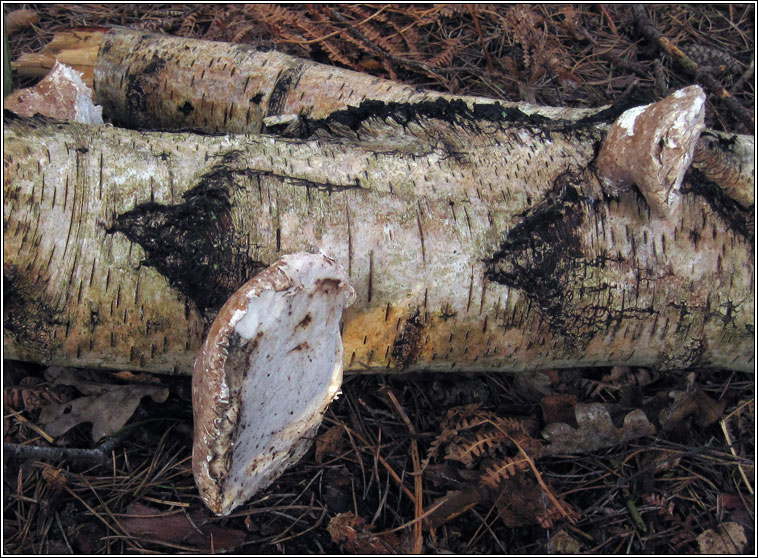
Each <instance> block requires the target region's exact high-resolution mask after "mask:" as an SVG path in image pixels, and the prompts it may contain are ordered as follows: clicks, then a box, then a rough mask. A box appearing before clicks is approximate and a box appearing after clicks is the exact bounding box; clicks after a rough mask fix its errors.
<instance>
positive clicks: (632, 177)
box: [597, 85, 705, 217]
mask: <svg viewBox="0 0 758 558" xmlns="http://www.w3.org/2000/svg"><path fill="white" fill-rule="evenodd" d="M704 128H705V93H703V90H702V89H701V88H700V87H699V86H697V85H692V86H690V87H685V88H684V89H680V90H678V91H675V92H674V93H672V94H671V95H669V96H668V97H666V98H665V99H663V100H661V101H658V102H657V103H652V104H650V105H645V106H641V107H635V108H632V109H629V110H627V111H626V112H624V113H623V114H622V115H621V116H620V117H619V118H618V119H617V120H616V122H614V123H613V126H612V127H611V129H610V131H609V132H608V137H607V138H606V140H605V142H603V146H602V148H601V149H600V154H599V155H598V159H597V168H598V171H599V173H600V175H601V176H602V177H603V182H604V186H605V188H606V189H607V190H608V192H609V193H611V194H618V193H619V192H621V191H622V190H625V189H627V188H628V187H629V186H631V185H632V184H636V185H637V187H638V188H639V190H640V192H641V193H642V195H643V196H644V197H645V201H647V203H648V205H649V206H650V209H651V210H652V211H653V214H654V215H656V216H658V217H669V216H670V215H672V214H673V213H674V211H675V210H676V207H677V206H678V205H679V202H680V200H681V194H680V193H679V187H680V186H681V184H682V179H683V178H684V173H685V172H686V171H687V168H689V166H690V163H691V162H692V156H693V153H694V151H695V145H696V144H697V140H698V138H699V137H700V132H702V131H703V129H704Z"/></svg>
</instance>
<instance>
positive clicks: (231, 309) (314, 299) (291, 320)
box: [192, 254, 353, 515]
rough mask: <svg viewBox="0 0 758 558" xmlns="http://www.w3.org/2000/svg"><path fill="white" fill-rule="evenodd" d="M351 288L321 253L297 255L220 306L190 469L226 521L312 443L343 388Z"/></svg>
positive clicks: (197, 406)
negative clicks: (343, 333) (343, 326)
mask: <svg viewBox="0 0 758 558" xmlns="http://www.w3.org/2000/svg"><path fill="white" fill-rule="evenodd" d="M352 298H353V290H352V289H351V288H350V285H349V284H348V282H347V274H346V273H345V271H344V270H343V269H342V268H341V267H340V266H339V265H337V264H335V262H334V261H333V260H331V259H330V258H328V257H326V256H324V255H321V254H294V255H289V256H284V257H283V258H282V259H281V260H279V261H277V262H276V263H274V264H273V265H272V266H271V267H269V268H267V269H265V270H264V271H262V272H261V273H259V274H258V275H256V276H255V277H254V278H253V279H251V280H250V281H248V282H247V283H245V284H244V285H243V286H242V287H241V288H240V289H239V290H238V291H237V292H236V293H234V295H232V297H231V298H230V299H229V300H228V301H227V302H226V304H224V306H223V307H222V308H221V310H220V312H219V313H218V316H216V319H215V320H214V322H213V325H212V326H211V329H210V331H209V333H208V336H207V338H206V340H205V342H204V343H203V347H202V349H201V350H200V354H199V355H198V358H197V362H196V363H195V370H194V373H193V375H192V409H193V413H194V418H195V420H194V424H195V436H194V443H193V448H192V468H193V471H194V474H195V482H196V484H197V486H198V489H199V490H200V495H201V496H202V498H203V501H204V502H205V503H206V504H207V505H208V507H209V508H210V509H211V510H212V511H214V512H215V513H217V514H222V515H226V514H228V513H229V512H230V511H231V510H232V509H233V508H235V507H237V506H238V505H240V504H242V503H244V502H245V500H247V499H248V498H249V497H250V496H252V495H253V494H254V493H255V492H256V491H258V490H260V489H263V488H265V487H266V486H268V485H269V484H270V483H271V482H272V481H273V480H274V479H275V478H277V477H278V476H279V475H280V474H281V473H282V472H283V471H284V469H286V468H287V467H288V466H289V465H291V464H293V463H295V462H297V461H298V460H299V459H300V458H301V457H302V456H303V454H305V452H306V451H307V450H308V448H309V447H310V445H311V441H312V439H313V438H314V437H315V434H316V431H317V430H318V426H319V424H321V417H322V415H323V413H324V412H325V411H326V408H327V406H328V405H329V403H330V402H331V401H332V399H334V397H335V396H336V395H337V393H338V392H339V389H340V386H341V384H342V341H341V340H340V332H339V323H340V318H341V316H342V309H343V308H344V307H345V306H347V305H349V304H350V303H351V302H352Z"/></svg>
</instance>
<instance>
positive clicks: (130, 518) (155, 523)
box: [119, 503, 245, 552]
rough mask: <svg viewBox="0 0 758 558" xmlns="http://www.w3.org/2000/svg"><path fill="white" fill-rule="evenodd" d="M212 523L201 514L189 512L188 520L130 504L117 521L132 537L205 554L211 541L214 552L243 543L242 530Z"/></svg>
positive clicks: (185, 517) (178, 514) (142, 505)
mask: <svg viewBox="0 0 758 558" xmlns="http://www.w3.org/2000/svg"><path fill="white" fill-rule="evenodd" d="M190 520H191V521H190ZM212 521H213V518H212V517H211V516H210V515H209V514H207V513H206V512H202V511H197V512H193V513H191V514H189V518H188V517H187V515H185V514H183V513H181V512H176V513H174V512H163V511H160V510H158V509H155V508H151V507H150V506H146V505H144V504H140V503H134V504H132V505H130V506H129V507H128V508H127V510H126V516H125V517H122V518H120V519H119V524H120V525H121V526H122V527H123V528H124V530H125V531H126V532H127V533H129V534H130V535H132V536H134V537H144V538H146V539H150V540H151V541H165V542H172V543H181V544H182V545H186V546H193V547H196V548H197V549H198V550H200V551H205V552H207V551H210V550H211V541H212V542H213V550H214V551H216V552H219V551H222V552H223V551H226V552H229V551H231V550H234V549H235V548H236V547H238V546H239V545H240V544H242V543H243V542H244V540H245V533H244V532H243V531H239V530H237V529H229V528H226V527H220V526H218V525H214V524H213V523H211V522H212Z"/></svg>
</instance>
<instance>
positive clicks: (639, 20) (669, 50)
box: [632, 4, 755, 129]
mask: <svg viewBox="0 0 758 558" xmlns="http://www.w3.org/2000/svg"><path fill="white" fill-rule="evenodd" d="M632 13H633V14H634V20H635V23H636V25H637V29H639V31H640V33H642V35H644V36H645V38H646V39H647V40H649V41H650V42H652V43H655V44H656V45H658V47H659V48H660V49H661V50H663V51H664V52H665V53H666V54H668V55H669V56H671V57H672V58H673V59H674V60H676V61H677V62H678V63H679V64H680V65H681V66H682V68H683V69H684V71H685V72H687V73H688V74H690V75H691V76H692V77H694V78H695V79H696V80H698V81H700V82H701V83H702V84H703V85H704V86H705V88H706V89H707V90H708V92H709V93H711V95H715V96H716V97H718V98H719V99H721V100H722V101H723V102H724V104H725V105H726V107H727V108H728V109H729V110H730V111H731V112H732V114H733V115H734V116H735V117H736V118H737V119H738V120H739V121H740V122H742V124H743V125H745V126H746V127H747V128H748V129H752V128H753V125H754V124H755V118H754V117H753V115H752V114H750V112H749V111H748V110H747V109H745V108H744V107H743V106H742V105H741V104H740V102H739V101H738V100H737V99H735V98H734V97H732V96H731V95H730V94H729V92H728V91H727V90H726V89H724V87H723V86H722V85H721V84H720V83H719V82H718V81H717V80H716V79H715V78H714V77H713V76H712V75H711V74H710V73H709V72H707V71H705V70H703V69H702V68H700V67H699V66H698V65H697V63H696V62H695V61H694V60H692V59H691V58H689V57H688V56H687V55H686V54H684V52H682V51H681V49H680V48H679V47H677V46H676V45H675V44H674V43H672V42H671V41H670V40H669V39H668V37H664V36H663V34H662V33H661V32H660V31H658V29H656V27H655V26H654V25H653V24H652V23H651V21H650V19H649V18H648V17H647V13H646V12H645V7H644V6H643V5H642V4H633V5H632Z"/></svg>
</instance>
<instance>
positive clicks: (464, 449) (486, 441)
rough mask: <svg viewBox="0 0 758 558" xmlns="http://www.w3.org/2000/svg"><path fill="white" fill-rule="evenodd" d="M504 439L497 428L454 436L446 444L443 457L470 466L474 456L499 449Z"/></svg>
mask: <svg viewBox="0 0 758 558" xmlns="http://www.w3.org/2000/svg"><path fill="white" fill-rule="evenodd" d="M505 439H506V438H505V436H504V435H503V434H502V433H501V432H498V431H497V430H490V431H488V432H477V433H474V434H473V436H471V435H467V436H456V437H455V439H453V441H452V442H451V443H450V444H448V446H447V451H446V452H445V459H451V460H453V461H460V462H461V463H463V464H464V465H465V466H466V467H471V466H473V464H474V458H475V457H481V456H483V455H484V454H485V453H491V452H494V451H496V450H499V449H500V448H502V446H503V442H505Z"/></svg>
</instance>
